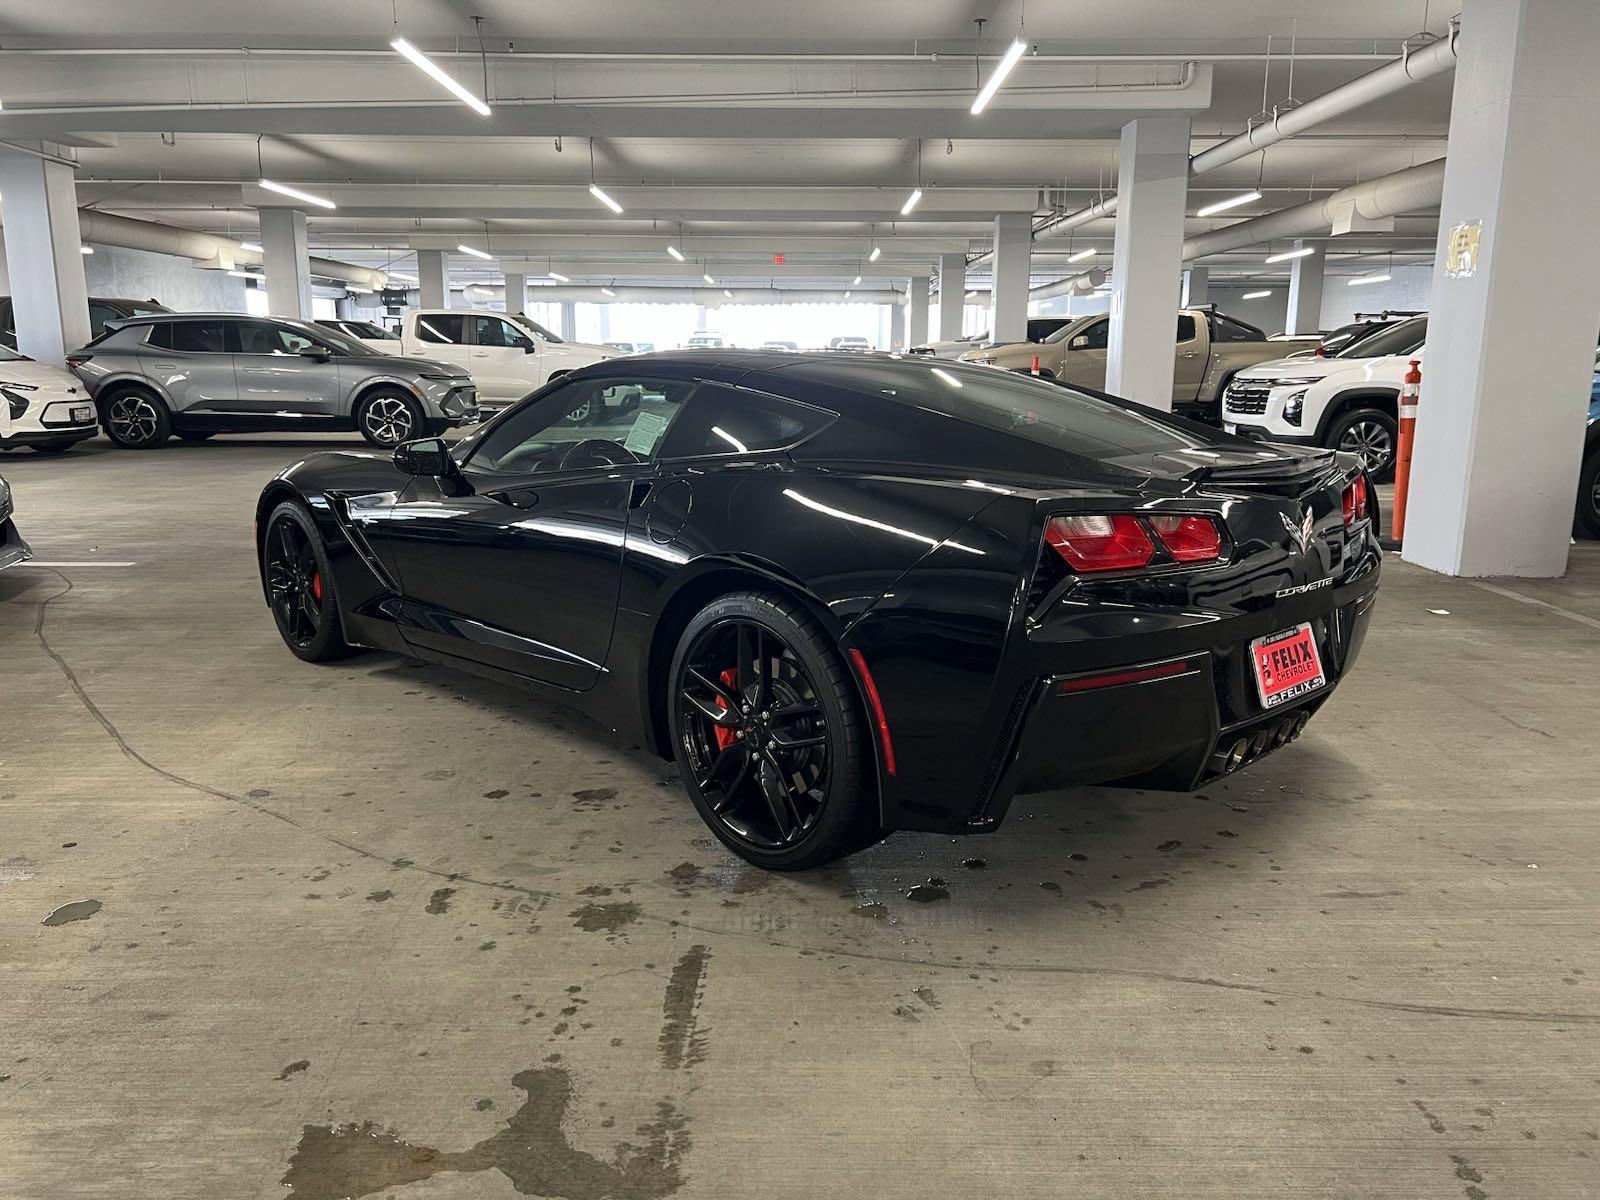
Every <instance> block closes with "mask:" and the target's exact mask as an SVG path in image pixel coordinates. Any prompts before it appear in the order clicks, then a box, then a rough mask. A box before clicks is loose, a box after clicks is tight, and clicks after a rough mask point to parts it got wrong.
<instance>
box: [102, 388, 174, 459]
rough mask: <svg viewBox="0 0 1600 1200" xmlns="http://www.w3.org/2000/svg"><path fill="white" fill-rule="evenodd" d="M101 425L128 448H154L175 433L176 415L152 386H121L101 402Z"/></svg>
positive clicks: (163, 443) (109, 436)
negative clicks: (169, 410) (173, 425)
mask: <svg viewBox="0 0 1600 1200" xmlns="http://www.w3.org/2000/svg"><path fill="white" fill-rule="evenodd" d="M101 425H102V426H103V427H104V429H105V431H106V436H107V437H108V438H110V439H111V440H112V441H113V442H114V443H116V444H117V445H118V446H121V447H122V448H123V449H124V450H154V449H155V448H156V447H157V446H164V445H166V442H167V439H168V438H170V437H171V436H172V414H171V413H169V412H168V411H167V406H166V403H165V401H163V400H162V399H161V397H160V396H158V395H156V394H155V393H154V392H152V391H151V390H150V389H149V388H142V387H125V388H119V389H118V390H117V391H116V392H115V393H113V394H112V396H111V397H110V398H109V399H107V400H106V401H104V402H103V403H102V405H101Z"/></svg>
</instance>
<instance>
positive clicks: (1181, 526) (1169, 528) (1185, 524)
mask: <svg viewBox="0 0 1600 1200" xmlns="http://www.w3.org/2000/svg"><path fill="white" fill-rule="evenodd" d="M1150 528H1151V529H1154V530H1155V531H1156V536H1157V537H1158V538H1160V539H1161V544H1162V545H1163V546H1165V547H1166V548H1167V553H1168V554H1170V555H1172V557H1173V558H1175V559H1176V560H1177V561H1178V562H1181V563H1202V562H1215V561H1216V560H1217V559H1218V558H1220V557H1221V555H1222V530H1220V529H1218V528H1217V523H1216V522H1215V521H1213V520H1212V519H1211V518H1210V517H1180V516H1157V517H1151V518H1150Z"/></svg>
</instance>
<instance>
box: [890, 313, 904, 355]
mask: <svg viewBox="0 0 1600 1200" xmlns="http://www.w3.org/2000/svg"><path fill="white" fill-rule="evenodd" d="M905 348H906V306H905V305H903V304H891V305H889V349H891V350H904V349H905Z"/></svg>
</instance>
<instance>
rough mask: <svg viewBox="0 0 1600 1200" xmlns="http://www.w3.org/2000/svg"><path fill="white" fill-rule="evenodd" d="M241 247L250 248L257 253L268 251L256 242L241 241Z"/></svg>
mask: <svg viewBox="0 0 1600 1200" xmlns="http://www.w3.org/2000/svg"><path fill="white" fill-rule="evenodd" d="M239 249H241V250H250V251H253V252H255V253H256V254H265V253H266V251H265V250H263V249H262V248H261V247H260V246H258V245H256V243H255V242H240V243H239Z"/></svg>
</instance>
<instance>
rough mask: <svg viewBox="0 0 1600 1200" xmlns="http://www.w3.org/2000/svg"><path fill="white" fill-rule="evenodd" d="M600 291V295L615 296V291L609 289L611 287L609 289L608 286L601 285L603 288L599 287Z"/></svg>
mask: <svg viewBox="0 0 1600 1200" xmlns="http://www.w3.org/2000/svg"><path fill="white" fill-rule="evenodd" d="M600 292H601V294H602V295H606V296H615V295H616V293H615V292H613V291H612V290H611V289H610V288H608V287H603V288H601V289H600Z"/></svg>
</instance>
